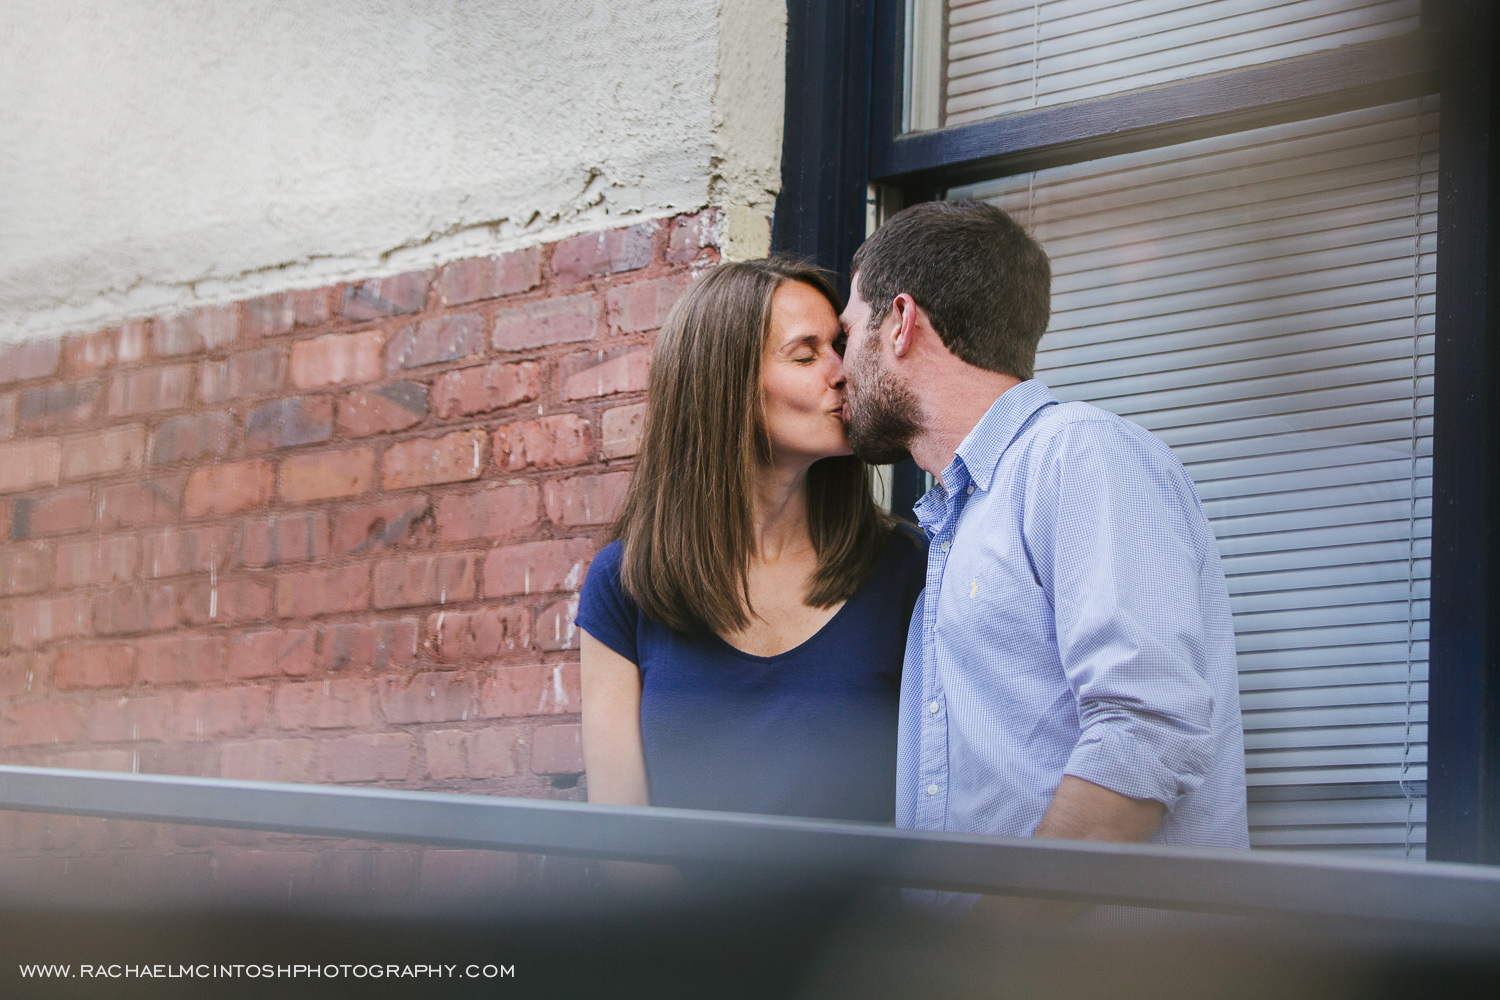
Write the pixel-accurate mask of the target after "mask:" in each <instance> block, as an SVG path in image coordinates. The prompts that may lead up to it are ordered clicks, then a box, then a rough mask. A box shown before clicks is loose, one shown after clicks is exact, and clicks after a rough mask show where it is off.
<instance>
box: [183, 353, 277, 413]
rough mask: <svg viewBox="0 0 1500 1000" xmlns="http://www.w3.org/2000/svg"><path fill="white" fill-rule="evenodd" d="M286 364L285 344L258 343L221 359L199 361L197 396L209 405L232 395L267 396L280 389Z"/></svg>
mask: <svg viewBox="0 0 1500 1000" xmlns="http://www.w3.org/2000/svg"><path fill="white" fill-rule="evenodd" d="M286 367H287V349H286V348H285V347H262V348H260V349H259V350H255V351H242V352H240V353H238V354H233V355H231V356H229V357H227V358H225V359H224V360H222V361H203V362H200V363H199V365H198V398H199V399H200V400H201V401H203V402H204V403H207V404H209V405H210V406H212V405H214V404H217V403H224V402H228V401H229V400H232V399H245V398H247V397H253V396H269V395H271V394H272V393H275V392H277V391H278V390H280V389H281V384H282V382H283V381H284V380H285V379H286Z"/></svg>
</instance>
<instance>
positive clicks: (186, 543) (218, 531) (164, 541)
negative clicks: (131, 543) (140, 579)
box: [141, 525, 233, 580]
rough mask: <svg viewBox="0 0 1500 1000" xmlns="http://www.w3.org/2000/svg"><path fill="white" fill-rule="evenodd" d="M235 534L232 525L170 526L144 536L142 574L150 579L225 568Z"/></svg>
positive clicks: (142, 543)
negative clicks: (231, 528) (229, 526)
mask: <svg viewBox="0 0 1500 1000" xmlns="http://www.w3.org/2000/svg"><path fill="white" fill-rule="evenodd" d="M232 551H233V535H232V533H231V531H230V529H229V528H227V527H225V526H222V525H212V526H208V527H203V528H167V529H164V530H161V531H153V532H151V533H150V534H147V535H143V536H142V537H141V575H142V576H144V577H146V578H147V579H148V580H159V579H162V578H163V577H169V576H182V575H183V574H185V573H213V572H221V571H223V569H224V568H225V567H226V566H228V565H229V556H230V554H231V552H232Z"/></svg>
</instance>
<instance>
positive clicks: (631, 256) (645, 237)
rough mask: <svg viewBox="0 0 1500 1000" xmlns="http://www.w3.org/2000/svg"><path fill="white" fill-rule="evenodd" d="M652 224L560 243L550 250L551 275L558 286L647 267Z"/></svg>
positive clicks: (652, 233) (588, 235)
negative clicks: (555, 279)
mask: <svg viewBox="0 0 1500 1000" xmlns="http://www.w3.org/2000/svg"><path fill="white" fill-rule="evenodd" d="M655 237H656V223H655V222H642V223H639V224H637V225H634V226H629V227H627V228H624V229H610V230H606V231H605V232H602V233H587V234H585V235H583V236H574V237H571V238H570V239H566V240H562V241H561V242H559V243H558V244H557V245H556V246H555V247H554V248H553V250H552V273H553V275H554V276H555V277H556V278H557V280H558V282H559V283H560V284H565V285H566V284H571V283H573V282H577V281H587V280H588V279H589V278H597V277H599V276H601V275H605V274H619V273H620V272H622V271H634V270H636V269H638V268H642V267H645V266H646V265H647V264H649V263H651V256H652V249H653V248H652V244H653V242H654V240H655Z"/></svg>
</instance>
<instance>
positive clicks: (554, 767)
mask: <svg viewBox="0 0 1500 1000" xmlns="http://www.w3.org/2000/svg"><path fill="white" fill-rule="evenodd" d="M531 770H532V771H533V772H535V773H536V774H579V773H581V772H582V771H583V738H582V732H581V729H580V727H579V726H578V725H577V724H576V723H575V724H573V725H568V726H541V727H539V728H537V729H536V730H535V731H534V732H533V733H532V734H531Z"/></svg>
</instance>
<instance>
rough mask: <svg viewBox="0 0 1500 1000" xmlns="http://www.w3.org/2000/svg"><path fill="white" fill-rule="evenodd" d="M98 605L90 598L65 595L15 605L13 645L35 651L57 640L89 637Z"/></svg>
mask: <svg viewBox="0 0 1500 1000" xmlns="http://www.w3.org/2000/svg"><path fill="white" fill-rule="evenodd" d="M93 614H94V604H93V600H92V599H91V598H90V597H89V596H88V595H87V594H64V595H61V596H56V595H48V596H44V597H32V598H27V599H25V600H18V601H12V602H11V605H10V645H11V646H12V647H13V648H16V649H35V648H36V647H37V646H42V645H45V644H47V643H49V642H52V641H54V640H57V639H74V638H77V637H79V636H83V635H87V634H88V633H89V629H90V622H91V621H92V620H93Z"/></svg>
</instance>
